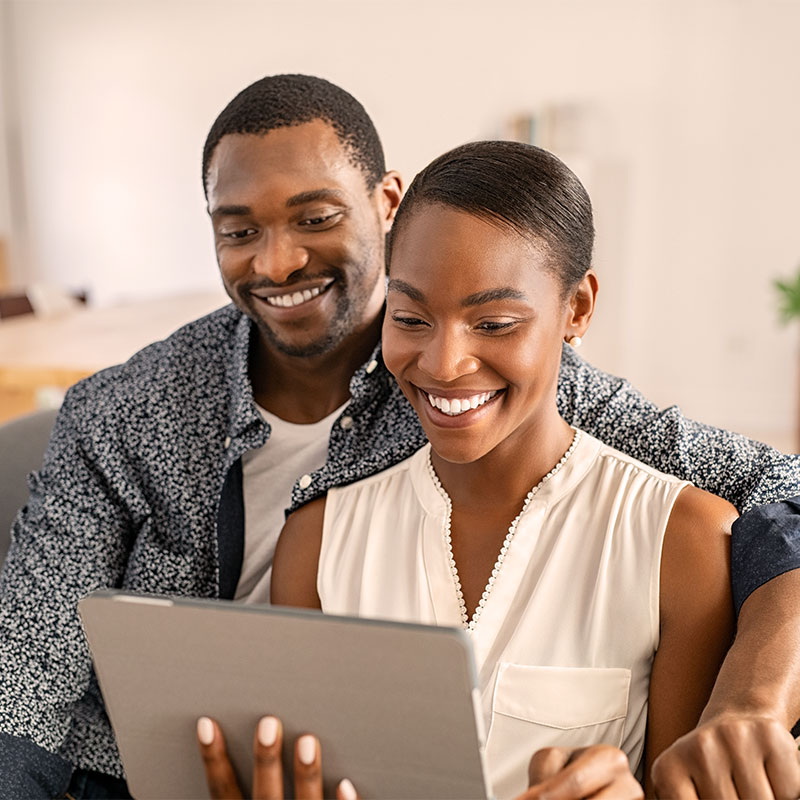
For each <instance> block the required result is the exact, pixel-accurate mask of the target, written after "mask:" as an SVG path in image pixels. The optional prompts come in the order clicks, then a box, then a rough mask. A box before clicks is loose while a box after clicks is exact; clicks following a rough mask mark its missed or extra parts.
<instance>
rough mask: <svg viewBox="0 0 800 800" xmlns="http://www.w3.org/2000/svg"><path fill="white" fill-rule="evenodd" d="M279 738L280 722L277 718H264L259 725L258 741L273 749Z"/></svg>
mask: <svg viewBox="0 0 800 800" xmlns="http://www.w3.org/2000/svg"><path fill="white" fill-rule="evenodd" d="M277 738H278V720H277V719H275V717H263V718H262V719H261V720H259V723H258V741H259V743H260V744H261V745H263V746H264V747H272V745H274V744H275V740H276V739H277Z"/></svg>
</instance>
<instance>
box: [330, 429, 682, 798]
mask: <svg viewBox="0 0 800 800" xmlns="http://www.w3.org/2000/svg"><path fill="white" fill-rule="evenodd" d="M429 449H430V445H426V446H425V447H423V448H422V449H421V450H419V451H418V452H417V453H415V454H414V455H413V456H411V457H410V458H408V459H406V460H405V461H403V462H401V463H399V464H397V465H396V466H394V467H392V468H390V469H388V470H386V471H385V472H381V473H379V474H377V475H374V476H372V477H370V478H367V479H365V480H362V481H359V482H358V483H354V484H351V485H349V486H344V487H340V488H337V489H332V490H331V491H330V492H329V493H328V499H327V502H326V506H325V520H324V524H323V537H322V549H321V553H320V561H319V571H318V575H317V587H318V591H319V596H320V599H321V601H322V609H323V611H326V612H328V613H333V614H347V615H355V616H364V617H377V618H384V619H392V620H401V621H407V622H421V623H426V624H431V625H449V626H453V627H459V626H461V625H462V621H461V613H460V608H459V602H458V597H457V594H456V588H455V584H454V578H453V573H452V570H451V566H450V554H449V550H448V547H447V544H446V541H445V538H444V532H445V526H446V523H447V504H446V501H445V499H444V497H443V496H442V494H441V493H440V491H439V489H438V488H437V486H436V484H435V483H434V480H433V477H432V476H431V473H430V469H429V466H428V460H429ZM686 485H687V484H686V482H685V481H680V480H678V479H677V478H673V477H671V476H668V475H664V474H662V473H660V472H657V471H656V470H654V469H651V468H650V467H648V466H646V465H644V464H642V463H640V462H638V461H636V460H634V459H632V458H630V457H629V456H626V455H625V454H623V453H620V452H618V451H616V450H613V449H612V448H610V447H607V446H606V445H604V444H603V443H601V442H600V441H598V440H597V439H594V438H592V437H590V436H589V435H588V434H586V433H583V434H582V435H581V437H580V439H579V441H578V443H577V445H576V447H575V449H574V451H573V453H572V455H571V457H570V458H569V459H568V460H567V461H566V462H565V463H564V465H563V466H562V468H561V469H560V470H559V471H558V472H557V473H556V474H555V475H554V476H553V477H552V478H551V479H550V480H549V481H548V482H546V483H545V484H543V485H542V487H541V489H540V490H539V491H538V493H537V494H536V495H535V496H534V497H533V499H532V500H531V502H530V504H529V506H528V508H527V510H526V512H525V513H524V514H523V515H522V517H521V519H520V520H519V523H518V526H517V530H516V534H515V536H514V538H513V540H512V541H511V544H510V546H509V548H508V551H507V553H506V557H505V560H504V562H503V564H502V566H501V568H500V571H499V574H498V575H497V577H496V580H495V582H494V585H493V587H492V589H491V591H490V592H489V595H488V597H487V599H486V602H485V605H484V608H483V612H482V615H481V617H480V619H479V620H478V621H477V623H476V625H475V628H474V630H473V631H472V633H471V638H472V643H473V648H474V652H475V659H476V666H477V670H478V676H479V683H480V689H481V692H482V695H481V696H482V703H483V711H484V714H485V722H486V730H487V731H488V735H487V744H486V755H487V764H488V769H489V777H490V780H491V782H492V786H493V788H494V792H495V795H496V796H497V797H498V798H507V797H513V796H515V795H516V794H518V793H521V792H522V791H523V790H524V789H526V788H527V771H528V761H529V759H530V757H531V755H532V754H533V753H534V752H535V751H536V750H537V749H539V748H540V747H547V746H553V745H562V746H568V747H573V746H585V745H590V744H598V743H608V744H612V745H616V746H619V747H621V748H622V749H623V750H624V751H625V753H626V754H627V755H628V758H629V759H630V763H631V767H632V769H634V770H636V769H637V768H638V766H639V763H640V761H641V759H642V754H643V750H644V736H645V727H646V722H647V697H648V687H649V681H650V668H651V665H652V661H653V655H654V653H655V650H656V647H657V646H658V639H659V572H660V563H661V545H662V541H663V536H664V530H665V528H666V525H667V521H668V518H669V514H670V511H671V509H672V506H673V503H674V502H675V498H676V497H677V496H678V494H679V493H680V491H681V489H683V488H684V487H685V486H686ZM510 522H511V520H509V523H510ZM487 577H488V576H487ZM473 610H474V609H469V611H470V613H471V612H472V611H473Z"/></svg>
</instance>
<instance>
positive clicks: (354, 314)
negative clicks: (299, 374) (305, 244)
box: [250, 287, 374, 358]
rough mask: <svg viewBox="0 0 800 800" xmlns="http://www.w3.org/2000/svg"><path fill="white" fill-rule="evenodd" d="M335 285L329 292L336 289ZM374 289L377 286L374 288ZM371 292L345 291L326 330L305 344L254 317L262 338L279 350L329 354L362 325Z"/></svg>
mask: <svg viewBox="0 0 800 800" xmlns="http://www.w3.org/2000/svg"><path fill="white" fill-rule="evenodd" d="M335 288H336V287H331V289H329V290H328V291H333V290H334V289H335ZM373 288H374V287H373ZM370 294H371V292H370V293H368V294H366V295H365V296H364V297H357V298H353V297H352V296H348V294H347V293H346V292H341V293H340V294H339V298H338V299H337V301H336V313H335V314H334V316H333V317H332V319H331V320H330V323H329V324H328V328H327V330H326V331H325V333H324V334H323V335H322V336H321V337H320V338H319V339H317V340H316V341H312V342H306V343H304V344H293V343H291V342H287V341H285V340H284V339H282V338H281V337H280V336H278V335H277V334H276V333H275V331H274V330H273V329H272V328H271V327H270V326H269V325H268V324H267V323H266V322H265V321H264V320H263V319H261V317H259V316H258V315H256V314H251V315H250V317H251V319H253V320H254V321H255V323H256V327H257V328H258V331H259V333H260V334H261V338H262V339H263V340H264V342H265V343H266V344H267V345H269V346H270V347H272V348H273V349H275V350H276V351H277V352H279V353H282V354H283V355H286V356H292V357H294V358H313V357H314V356H321V355H325V354H326V353H330V352H332V351H333V350H335V349H336V348H337V347H338V346H339V345H340V344H341V343H342V342H343V341H344V340H345V339H346V338H347V337H348V336H349V335H350V334H351V333H352V332H353V331H354V330H355V328H356V327H357V326H358V323H359V322H360V320H361V317H362V315H363V311H364V308H365V307H366V305H367V303H368V302H369V296H370Z"/></svg>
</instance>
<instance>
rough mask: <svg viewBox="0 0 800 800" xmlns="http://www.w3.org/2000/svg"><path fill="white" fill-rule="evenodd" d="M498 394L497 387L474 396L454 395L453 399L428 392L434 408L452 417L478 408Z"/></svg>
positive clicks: (429, 400)
mask: <svg viewBox="0 0 800 800" xmlns="http://www.w3.org/2000/svg"><path fill="white" fill-rule="evenodd" d="M496 394H497V389H493V390H492V391H491V392H482V393H481V394H475V395H472V397H463V398H459V397H454V398H452V399H448V398H446V397H437V396H436V395H433V394H428V393H427V392H426V396H427V398H428V402H429V403H430V404H431V405H432V406H433V407H434V408H438V409H439V411H441V412H442V413H443V414H447V415H448V416H450V417H454V416H457V415H458V414H463V413H464V412H465V411H471V410H472V409H473V408H478V407H479V406H482V405H483V404H484V403H485V402H486V401H487V400H491V399H492V398H493V397H494V396H495V395H496Z"/></svg>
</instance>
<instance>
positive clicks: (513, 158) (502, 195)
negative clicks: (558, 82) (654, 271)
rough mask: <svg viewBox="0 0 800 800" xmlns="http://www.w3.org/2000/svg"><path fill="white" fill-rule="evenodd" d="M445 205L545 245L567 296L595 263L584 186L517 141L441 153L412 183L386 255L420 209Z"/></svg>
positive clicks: (539, 152) (554, 162)
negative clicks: (426, 206) (417, 209)
mask: <svg viewBox="0 0 800 800" xmlns="http://www.w3.org/2000/svg"><path fill="white" fill-rule="evenodd" d="M428 204H433V205H443V206H448V207H450V208H453V209H456V210H458V211H466V212H467V213H469V214H473V215H475V216H476V217H479V218H481V219H484V220H486V221H487V222H491V223H493V224H496V225H498V226H500V227H501V228H507V229H511V230H513V231H515V232H516V233H518V234H519V235H520V236H522V237H524V238H526V239H529V240H531V241H532V242H533V243H534V244H536V245H541V243H542V242H544V243H545V245H546V247H547V250H548V256H549V257H548V259H547V266H548V267H549V268H550V269H552V270H553V272H554V273H555V274H556V275H557V277H558V278H559V280H560V281H561V284H562V287H563V289H564V294H566V293H567V292H569V290H570V289H572V288H573V287H574V286H575V285H576V284H577V283H579V282H580V280H581V278H583V276H584V275H585V274H586V270H588V269H589V267H590V266H591V262H592V245H593V243H594V223H593V222H592V203H591V201H590V200H589V195H588V194H587V193H586V189H584V188H583V184H581V182H580V181H579V180H578V178H577V177H576V176H575V175H574V173H573V172H572V171H571V170H570V169H569V168H568V167H567V166H566V165H565V164H564V163H563V162H561V161H560V160H559V159H558V158H556V157H555V156H554V155H553V154H552V153H548V152H547V151H546V150H542V149H541V148H540V147H534V146H533V145H529V144H522V143H520V142H503V141H489V142H470V143H469V144H464V145H461V147H456V148H455V149H454V150H451V151H450V152H448V153H445V154H444V155H442V156H439V158H437V159H436V160H435V161H432V162H431V163H430V164H429V165H428V166H427V167H425V169H423V170H422V172H420V173H419V174H418V175H417V176H416V177H415V178H414V180H413V181H412V182H411V185H410V186H409V187H408V191H407V192H406V194H405V197H404V198H403V201H402V203H400V208H399V209H398V211H397V216H396V217H395V220H394V224H393V225H392V230H391V233H390V234H389V239H388V244H387V249H386V258H387V265H388V263H389V262H388V259H389V258H390V257H391V251H392V244H393V243H394V242H395V241H396V239H397V237H398V236H399V235H400V233H401V231H402V230H403V226H404V225H405V224H407V222H408V220H409V219H410V218H411V216H412V215H413V212H414V210H415V209H416V208H417V207H419V206H424V205H428Z"/></svg>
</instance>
